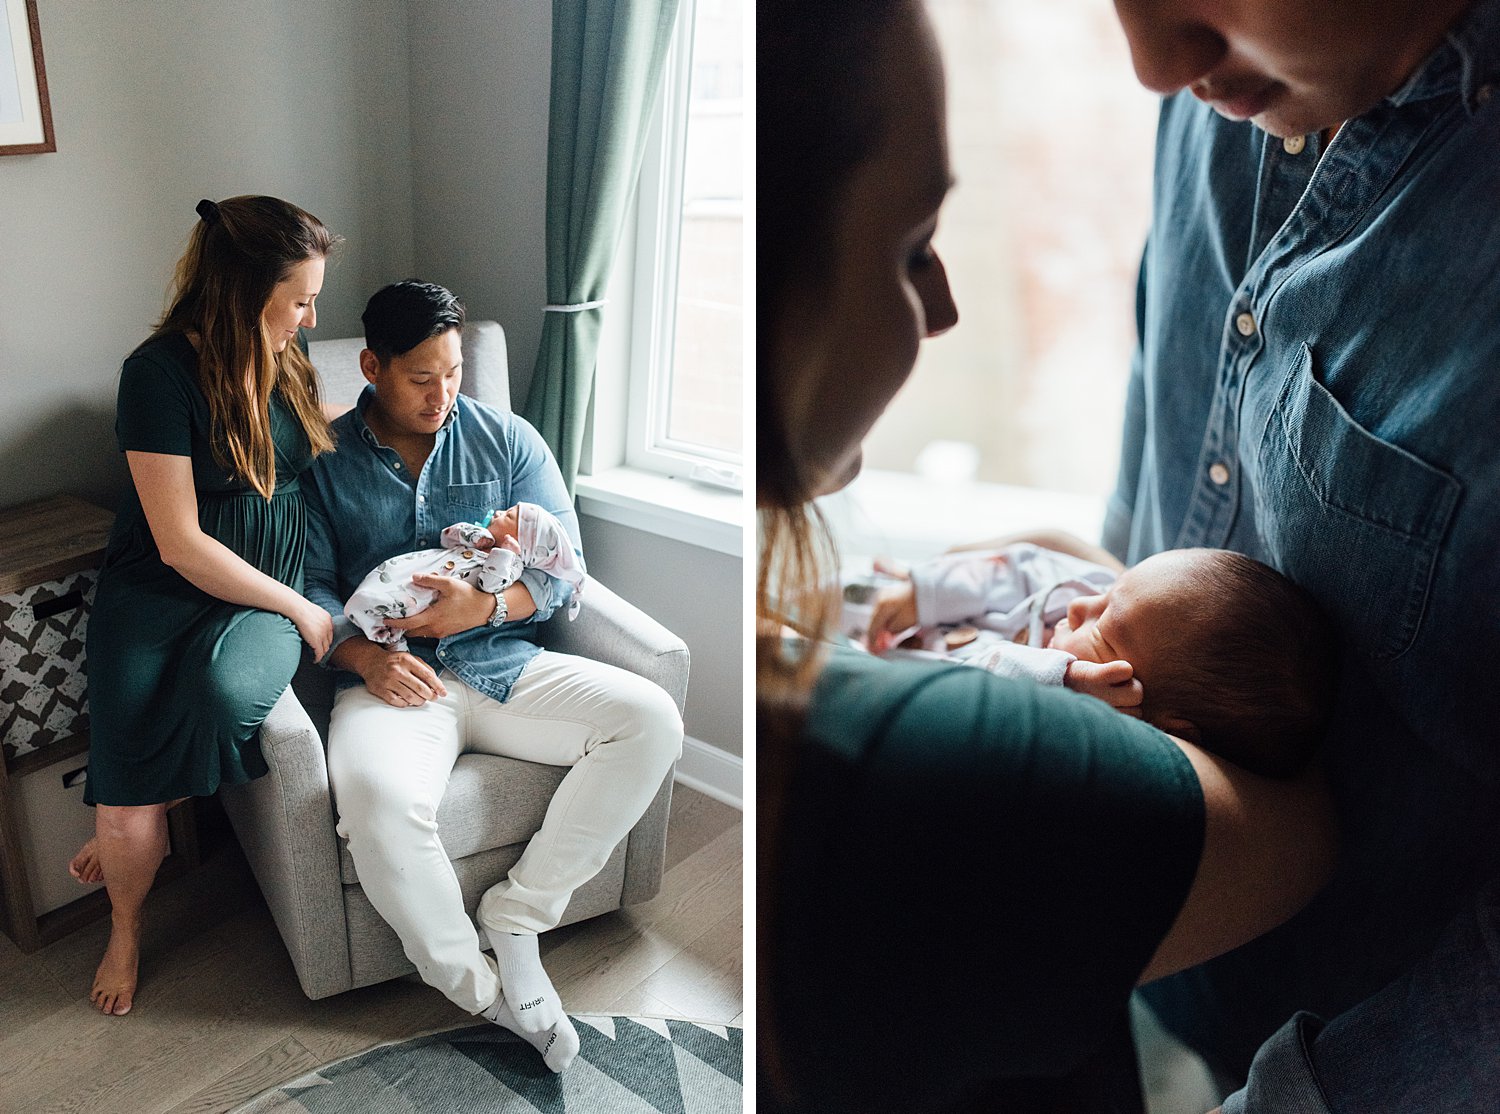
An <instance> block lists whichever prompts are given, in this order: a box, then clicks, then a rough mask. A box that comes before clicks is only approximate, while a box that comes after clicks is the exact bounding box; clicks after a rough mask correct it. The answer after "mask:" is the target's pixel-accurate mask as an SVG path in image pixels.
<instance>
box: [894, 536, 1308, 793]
mask: <svg viewBox="0 0 1500 1114" xmlns="http://www.w3.org/2000/svg"><path fill="white" fill-rule="evenodd" d="M955 623H962V624H964V626H962V627H957V628H955V627H953V626H952V625H951V624H955ZM912 625H919V626H920V628H921V629H920V630H919V631H918V633H917V635H916V636H915V645H916V646H918V647H919V650H920V651H925V654H924V656H942V657H944V658H947V659H949V660H953V661H956V662H958V663H961V664H965V665H973V666H979V667H980V668H985V669H989V670H990V671H991V672H996V673H1001V674H1004V675H1009V676H1023V677H1030V678H1031V679H1033V680H1036V681H1039V682H1041V683H1050V684H1056V685H1067V687H1069V688H1074V689H1077V690H1078V691H1081V692H1085V693H1087V694H1089V695H1091V696H1096V697H1098V698H1099V699H1101V700H1104V701H1106V702H1107V703H1110V704H1113V705H1115V706H1117V707H1119V708H1120V710H1122V711H1126V712H1130V713H1131V714H1137V715H1140V716H1141V717H1142V718H1144V719H1145V720H1146V722H1148V723H1151V724H1153V725H1155V726H1156V727H1159V728H1161V729H1162V730H1163V731H1166V732H1169V733H1170V734H1173V735H1176V736H1178V737H1179V738H1183V739H1188V740H1190V741H1192V742H1196V743H1199V744H1200V745H1202V746H1204V747H1205V748H1206V749H1208V750H1211V751H1213V752H1214V753H1217V754H1219V755H1221V756H1223V757H1225V758H1228V759H1229V760H1230V761H1232V762H1235V763H1236V764H1238V765H1240V766H1243V767H1244V768H1245V769H1248V770H1252V771H1255V772H1257V773H1265V774H1269V775H1273V776H1280V775H1284V774H1289V773H1293V772H1295V771H1296V770H1297V769H1299V768H1300V767H1301V766H1302V765H1303V764H1304V763H1305V762H1306V760H1307V758H1308V757H1309V755H1310V753H1311V751H1312V748H1313V746H1314V745H1315V743H1316V741H1317V739H1318V737H1319V735H1320V734H1321V733H1322V729H1323V726H1324V723H1325V721H1326V718H1327V714H1328V710H1329V706H1330V703H1331V701H1332V693H1333V683H1334V675H1335V658H1336V648H1335V640H1334V637H1333V632H1332V629H1331V627H1330V625H1329V623H1328V620H1327V618H1326V617H1325V616H1324V615H1323V613H1322V611H1321V609H1320V608H1319V607H1318V606H1317V604H1316V603H1315V602H1314V601H1313V600H1312V598H1311V597H1310V596H1309V595H1308V594H1307V593H1306V592H1305V591H1304V590H1303V589H1301V588H1299V587H1298V586H1297V585H1295V584H1293V583H1292V582H1291V581H1290V580H1288V579H1287V578H1286V577H1284V576H1282V575H1281V574H1280V573H1278V572H1276V571H1275V570H1274V569H1272V568H1270V567H1269V566H1267V565H1264V564H1262V563H1261V562H1259V561H1255V560H1253V559H1251V558H1249V557H1246V556H1244V555H1243V554H1239V553H1232V552H1230V551H1228V550H1221V549H1180V550H1170V551H1168V552H1166V553H1159V554H1157V555H1156V556H1154V557H1149V558H1147V559H1146V560H1144V561H1142V562H1141V563H1140V564H1138V565H1135V566H1134V567H1132V568H1129V569H1125V570H1124V571H1123V572H1119V573H1116V572H1115V571H1114V570H1112V569H1107V568H1104V567H1103V566H1100V565H1095V564H1091V563H1090V562H1086V561H1083V560H1081V559H1079V558H1076V557H1072V556H1068V555H1066V554H1060V553H1053V552H1051V551H1049V550H1042V549H1039V547H1036V546H1031V545H1015V546H1009V547H1006V548H1005V549H1003V550H999V551H993V552H983V553H953V554H948V555H946V556H944V557H940V558H937V559H936V560H934V561H930V562H926V563H925V564H923V565H919V566H917V567H916V568H914V569H912V571H911V580H910V582H909V583H906V584H903V585H899V586H896V587H892V588H887V589H885V590H884V591H883V592H882V593H881V597H880V599H879V601H878V602H877V604H876V606H875V609H874V615H873V617H872V619H871V622H870V629H869V633H868V639H869V642H870V645H871V648H872V649H875V650H877V651H883V650H885V649H886V647H887V646H889V645H890V643H891V641H892V639H893V637H894V636H895V635H896V634H898V633H899V632H900V631H903V630H906V629H909V628H910V627H911V626H912ZM955 635H957V636H958V637H956V638H955ZM1012 639H1019V640H1020V641H1019V643H1018V642H1015V641H1012ZM911 641H912V640H910V639H909V640H908V643H910V642H911ZM905 644H906V643H903V645H905ZM1127 665H1128V668H1126V666H1127ZM1101 666H1102V667H1106V668H1109V669H1112V670H1113V673H1111V674H1101V673H1099V672H1098V670H1099V667H1101ZM1079 667H1083V668H1084V672H1083V673H1082V674H1081V675H1080V676H1079V677H1078V678H1076V679H1075V678H1074V676H1073V673H1074V672H1075V670H1077V669H1078V668H1079ZM1100 679H1102V680H1103V682H1104V683H1102V684H1101V683H1099V681H1100Z"/></svg>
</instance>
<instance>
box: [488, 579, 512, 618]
mask: <svg viewBox="0 0 1500 1114" xmlns="http://www.w3.org/2000/svg"><path fill="white" fill-rule="evenodd" d="M509 612H510V608H509V607H508V606H507V605H506V603H505V590H504V589H503V588H502V589H501V590H500V591H498V592H496V593H495V613H494V614H493V615H491V616H490V626H492V627H498V626H502V625H503V624H504V623H505V617H506V615H508V614H509Z"/></svg>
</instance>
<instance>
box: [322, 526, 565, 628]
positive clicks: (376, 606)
mask: <svg viewBox="0 0 1500 1114" xmlns="http://www.w3.org/2000/svg"><path fill="white" fill-rule="evenodd" d="M441 541H442V543H443V548H442V549H419V550H415V551H413V552H411V553H399V554H397V555H396V556H395V557H391V558H389V559H388V560H385V561H382V562H381V563H380V564H379V565H377V566H376V567H375V568H373V569H371V570H370V573H369V575H367V576H366V577H365V578H364V580H362V581H361V582H360V585H359V587H358V588H356V589H355V590H354V594H353V595H352V596H350V597H349V602H348V603H346V604H345V605H344V614H345V615H346V616H348V618H349V621H350V622H351V623H353V624H354V625H355V626H356V627H358V628H359V629H360V630H362V631H364V633H365V636H366V637H367V638H369V640H370V641H371V642H379V643H381V644H382V645H384V646H385V647H386V648H387V649H389V650H405V649H406V637H405V634H404V632H402V631H399V630H397V629H395V628H394V627H391V626H387V625H386V620H387V619H405V618H407V617H408V616H411V615H416V614H418V613H420V612H422V611H425V610H427V608H429V607H430V606H432V603H433V601H434V600H436V599H437V592H435V591H434V590H433V589H431V588H423V587H422V586H421V585H419V584H414V583H413V582H412V577H413V576H415V575H417V574H418V573H425V574H428V575H433V576H456V577H458V578H459V579H460V580H464V581H467V582H469V583H471V584H473V585H474V586H475V587H477V588H479V589H480V590H481V591H484V592H503V591H504V590H505V589H506V588H509V587H510V586H511V585H512V584H514V583H515V582H516V580H517V578H518V577H520V575H521V570H523V569H537V570H538V571H540V572H544V573H546V574H547V575H548V576H553V577H556V578H557V579H559V580H563V581H566V582H567V583H569V584H571V585H572V586H573V598H572V600H571V601H570V602H569V604H568V618H569V619H572V618H574V617H575V616H577V614H578V605H579V597H580V595H581V594H582V592H583V581H584V577H585V569H584V564H583V557H582V556H580V555H579V554H577V553H575V552H574V551H573V542H572V539H571V538H569V537H568V532H567V530H565V529H564V528H563V524H562V523H561V522H559V521H558V520H557V518H556V517H555V516H554V515H552V514H551V513H550V512H548V511H547V510H545V509H543V508H542V507H539V506H537V505H536V504H535V503H517V504H516V505H515V506H514V507H511V508H510V509H509V510H505V511H495V512H494V513H493V514H492V515H490V516H489V519H488V521H486V522H455V523H454V524H453V525H452V526H449V527H447V528H446V529H445V530H444V531H443V532H442V535H441Z"/></svg>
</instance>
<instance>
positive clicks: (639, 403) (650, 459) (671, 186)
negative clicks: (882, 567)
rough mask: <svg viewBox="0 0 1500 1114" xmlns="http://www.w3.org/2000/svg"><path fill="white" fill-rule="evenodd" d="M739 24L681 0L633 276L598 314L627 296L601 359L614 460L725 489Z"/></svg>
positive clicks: (740, 204) (739, 164)
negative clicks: (605, 365) (607, 356)
mask: <svg viewBox="0 0 1500 1114" xmlns="http://www.w3.org/2000/svg"><path fill="white" fill-rule="evenodd" d="M744 19H745V6H744V0H682V4H681V7H680V9H679V13H678V25H677V32H676V35H675V37H674V40H673V43H672V47H671V51H670V53H669V55H668V58H667V64H666V73H665V75H664V79H663V88H662V95H661V102H660V111H659V113H658V116H657V119H656V122H655V124H654V126H653V128H652V132H651V136H650V139H649V140H648V143H647V147H646V152H645V158H644V162H643V164H642V168H641V179H640V185H639V190H638V194H637V201H636V204H637V217H636V222H635V228H634V253H633V255H634V259H633V265H632V266H630V267H629V269H628V270H627V269H625V268H622V267H617V268H616V273H615V276H614V282H612V284H611V304H612V305H615V306H617V307H621V306H622V303H621V300H620V299H619V298H617V297H616V296H615V295H616V292H617V291H618V290H619V289H620V287H621V286H622V285H626V284H628V285H629V286H630V288H631V294H632V296H631V299H630V301H631V303H632V304H631V306H630V309H629V311H628V314H627V313H626V312H621V313H620V316H621V317H625V316H627V315H628V318H629V334H630V336H629V341H628V345H621V346H618V347H616V349H615V351H616V352H617V353H621V349H622V348H623V349H624V352H623V353H621V354H623V355H624V357H625V362H626V366H627V367H628V372H627V378H628V405H627V407H626V410H627V412H628V419H627V422H626V428H625V442H624V445H623V452H622V453H621V454H620V456H621V457H622V459H623V463H625V464H626V465H629V466H631V467H635V468H643V469H648V470H651V471H655V472H665V473H668V474H671V475H676V476H682V477H684V478H690V479H698V480H704V481H707V482H710V483H716V484H719V485H722V486H729V487H738V486H740V476H741V472H740V465H741V462H742V460H743V453H744V446H743V433H742V428H743V423H742V414H743V409H744V395H743V391H744V369H743V359H744V356H743V336H744V316H745V314H744V255H745V247H744V223H745V222H744V210H745V201H744V173H743V170H744V148H745V143H746V138H747V137H746V126H745V111H744V106H745V98H744V73H745V61H744V33H743V28H744ZM628 254H629V253H627V252H622V256H623V255H628ZM600 413H602V411H601V410H599V409H598V408H597V407H596V420H597V416H598V414H600Z"/></svg>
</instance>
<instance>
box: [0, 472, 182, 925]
mask: <svg viewBox="0 0 1500 1114" xmlns="http://www.w3.org/2000/svg"><path fill="white" fill-rule="evenodd" d="M113 522H114V515H112V514H110V513H109V512H108V511H106V510H104V509H102V508H100V507H96V506H94V505H92V504H90V503H85V502H84V501H83V500H81V499H75V498H73V497H71V496H67V495H61V496H56V497H54V498H51V499H43V500H41V501H40V502H36V503H26V504H23V505H22V506H18V507H12V508H10V509H8V510H4V511H0V746H3V761H0V927H3V928H4V929H5V932H6V934H7V935H8V936H10V938H11V939H12V940H14V941H15V942H16V944H17V946H19V947H20V948H21V950H22V951H25V952H31V951H35V950H36V949H37V948H39V947H41V946H42V945H43V944H48V943H51V942H52V941H53V940H56V939H57V938H58V937H60V936H65V935H66V934H67V933H69V932H71V931H72V930H73V929H75V928H77V927H78V926H79V925H81V924H84V923H87V922H88V921H91V920H94V919H96V918H98V917H100V916H103V915H104V914H106V913H107V912H108V911H109V900H108V897H107V895H106V894H105V893H104V889H103V887H102V886H98V885H96V886H92V887H83V886H79V885H78V883H76V882H74V881H73V880H72V879H71V878H68V877H67V863H68V859H69V858H71V857H72V854H73V852H74V851H75V850H76V849H77V847H78V845H79V844H80V843H81V842H82V840H83V839H85V838H87V836H89V835H91V834H92V832H93V810H91V809H88V808H85V807H84V806H83V804H82V799H83V794H82V778H83V773H84V771H86V769H87V766H88V746H89V733H88V705H87V693H86V677H85V675H84V671H83V670H84V660H83V644H84V633H85V630H86V627H87V622H88V606H89V603H90V602H91V601H92V599H93V590H94V583H95V580H96V578H97V575H98V569H99V563H100V561H101V560H102V559H103V556H104V543H105V541H106V539H107V538H108V536H109V529H110V526H111V524H112V523H113ZM54 783H55V784H54ZM192 807H193V803H192V802H191V801H186V802H184V803H183V804H182V805H180V806H179V807H178V808H176V809H173V810H172V812H171V813H169V814H168V815H169V827H170V832H171V841H172V854H171V855H169V856H168V858H167V861H166V863H164V864H163V867H162V872H161V874H160V875H158V878H159V879H164V878H168V877H171V876H173V875H175V874H177V873H180V872H181V871H182V870H184V869H186V868H187V867H189V866H192V865H196V861H197V857H198V848H197V836H196V829H195V826H194V824H193V816H192ZM70 887H71V889H70ZM74 893H77V894H81V895H82V896H80V897H76V898H74V897H72V896H71V895H72V894H74Z"/></svg>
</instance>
